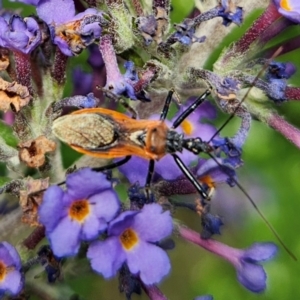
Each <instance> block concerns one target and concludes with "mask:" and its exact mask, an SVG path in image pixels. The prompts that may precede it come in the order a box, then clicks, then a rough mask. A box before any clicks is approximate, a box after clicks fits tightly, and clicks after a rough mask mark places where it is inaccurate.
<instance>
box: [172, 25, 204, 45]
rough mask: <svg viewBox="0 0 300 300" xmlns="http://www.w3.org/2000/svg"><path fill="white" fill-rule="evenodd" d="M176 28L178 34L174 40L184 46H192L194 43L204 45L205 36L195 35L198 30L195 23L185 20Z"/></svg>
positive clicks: (174, 36)
mask: <svg viewBox="0 0 300 300" xmlns="http://www.w3.org/2000/svg"><path fill="white" fill-rule="evenodd" d="M174 26H175V28H176V33H175V34H174V35H173V38H174V39H175V40H177V41H178V42H179V43H181V44H183V45H187V46H189V45H191V44H192V43H195V42H197V43H203V42H204V41H205V39H206V37H205V36H202V37H199V38H198V37H197V36H196V35H195V31H196V28H195V26H194V21H193V20H191V19H185V20H184V21H183V22H182V23H180V24H175V25H174Z"/></svg>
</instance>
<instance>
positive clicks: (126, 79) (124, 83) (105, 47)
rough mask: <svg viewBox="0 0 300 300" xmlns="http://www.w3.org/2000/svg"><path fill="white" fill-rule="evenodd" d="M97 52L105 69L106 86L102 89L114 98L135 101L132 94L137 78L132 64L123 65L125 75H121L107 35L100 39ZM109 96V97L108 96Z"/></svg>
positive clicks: (133, 93)
mask: <svg viewBox="0 0 300 300" xmlns="http://www.w3.org/2000/svg"><path fill="white" fill-rule="evenodd" d="M99 50H100V52H101V54H102V58H103V60H104V63H105V68H106V85H105V87H104V89H106V90H108V91H110V92H111V93H112V94H114V95H116V96H121V95H123V96H125V97H128V98H130V99H131V100H136V99H137V98H136V95H135V92H134V87H133V85H134V83H136V82H137V79H138V78H137V76H136V73H135V69H134V64H133V63H132V62H127V63H125V68H126V73H125V74H124V75H122V74H121V72H120V70H119V66H118V63H117V57H116V53H115V50H114V47H113V45H112V40H111V37H110V36H109V35H105V36H103V37H102V38H101V40H100V44H99ZM108 96H109V95H108Z"/></svg>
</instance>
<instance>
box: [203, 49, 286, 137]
mask: <svg viewBox="0 0 300 300" xmlns="http://www.w3.org/2000/svg"><path fill="white" fill-rule="evenodd" d="M281 51H282V47H280V48H278V49H277V51H275V53H274V54H273V55H272V56H271V57H270V58H269V59H268V60H267V61H266V62H265V63H264V65H263V67H262V69H261V70H260V71H259V73H258V74H257V75H256V76H255V78H254V80H253V81H252V84H251V87H250V88H249V89H248V91H247V92H246V94H245V95H244V97H243V98H242V100H241V101H240V102H239V103H238V104H237V106H236V107H235V108H234V110H233V112H232V113H231V114H230V116H229V117H228V118H227V120H226V121H225V122H224V123H223V124H222V125H221V126H220V127H219V129H218V130H217V131H216V132H215V133H214V134H213V136H212V137H211V138H210V140H209V141H208V143H210V142H211V141H212V140H213V139H214V138H215V137H216V136H217V135H218V134H219V133H220V132H221V131H222V130H223V129H224V128H225V127H226V125H227V124H228V123H229V122H230V121H231V120H232V119H233V118H234V117H235V115H236V113H237V111H238V110H239V108H240V107H241V106H242V104H243V103H244V101H245V100H246V99H247V97H248V95H249V93H250V92H251V89H252V88H253V87H254V84H255V82H256V81H257V80H258V79H259V77H260V76H261V75H262V73H263V72H264V71H265V70H266V69H267V67H268V66H269V64H270V62H271V61H272V60H273V59H274V58H275V57H277V56H278V55H279V54H280V52H281Z"/></svg>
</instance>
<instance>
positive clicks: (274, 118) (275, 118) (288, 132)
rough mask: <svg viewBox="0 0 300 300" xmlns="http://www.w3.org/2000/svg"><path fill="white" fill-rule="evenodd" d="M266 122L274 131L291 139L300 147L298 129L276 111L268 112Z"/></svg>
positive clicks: (299, 132)
mask: <svg viewBox="0 0 300 300" xmlns="http://www.w3.org/2000/svg"><path fill="white" fill-rule="evenodd" d="M266 122H267V124H268V125H270V126H271V127H272V128H274V129H275V130H276V131H278V132H280V133H281V134H282V135H283V136H284V137H285V138H287V139H288V140H289V141H291V142H292V143H293V144H294V145H295V146H296V147H298V148H299V149H300V130H299V129H297V128H295V127H294V126H293V125H291V124H289V123H288V122H287V121H285V120H284V119H283V118H282V117H280V116H279V115H277V114H276V113H273V114H270V115H269V116H268V117H267V119H266Z"/></svg>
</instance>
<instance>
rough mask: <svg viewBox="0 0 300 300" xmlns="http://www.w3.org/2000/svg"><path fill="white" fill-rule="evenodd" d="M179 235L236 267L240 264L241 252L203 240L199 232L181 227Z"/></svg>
mask: <svg viewBox="0 0 300 300" xmlns="http://www.w3.org/2000/svg"><path fill="white" fill-rule="evenodd" d="M179 234H180V235H181V237H183V238H184V239H185V240H187V241H189V242H192V243H193V244H196V245H198V246H200V247H202V248H204V249H205V250H207V251H209V252H212V253H214V254H216V255H218V256H220V257H222V258H224V259H226V260H227V261H229V262H231V263H233V264H234V265H235V264H237V263H238V258H239V256H240V253H241V250H238V249H235V248H232V247H229V246H227V245H225V244H222V243H220V242H218V241H216V240H213V239H203V238H201V236H200V234H199V233H198V232H196V231H193V230H191V229H189V228H185V227H179Z"/></svg>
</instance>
